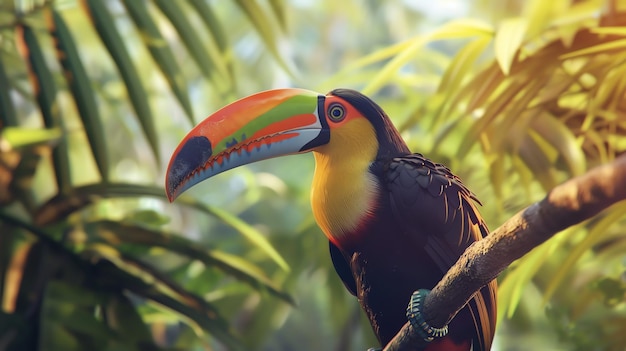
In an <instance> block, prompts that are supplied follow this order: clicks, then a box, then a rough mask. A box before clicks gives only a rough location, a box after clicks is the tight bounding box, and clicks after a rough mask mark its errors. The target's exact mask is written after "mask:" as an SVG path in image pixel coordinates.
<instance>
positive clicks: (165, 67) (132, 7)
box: [123, 0, 195, 125]
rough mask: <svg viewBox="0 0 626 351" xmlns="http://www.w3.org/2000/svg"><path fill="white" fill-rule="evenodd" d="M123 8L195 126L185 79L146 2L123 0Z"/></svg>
mask: <svg viewBox="0 0 626 351" xmlns="http://www.w3.org/2000/svg"><path fill="white" fill-rule="evenodd" d="M123 3H124V6H126V9H127V10H128V13H129V14H130V16H131V18H132V19H133V21H134V22H135V25H136V26H137V29H138V30H139V33H140V34H141V38H142V40H143V41H144V43H145V44H146V47H147V48H148V51H149V52H150V55H152V58H153V59H154V61H155V62H156V63H157V65H158V66H159V69H160V70H161V72H162V73H163V76H164V77H165V80H167V83H168V84H169V86H170V89H172V92H174V95H176V98H177V99H178V102H180V105H181V106H182V107H183V110H184V111H185V113H186V114H187V117H188V118H189V121H190V122H191V124H192V125H193V124H195V122H194V120H193V108H192V107H191V102H190V101H189V94H188V92H187V85H186V82H185V77H184V76H183V73H182V72H181V70H180V69H179V64H178V63H177V62H176V59H175V58H174V53H173V52H172V50H171V49H170V47H169V46H168V43H167V41H166V40H165V38H163V35H161V32H160V31H159V28H158V27H157V25H156V24H155V23H154V20H153V19H152V17H151V16H150V14H149V13H148V9H147V7H146V2H144V1H137V0H124V1H123Z"/></svg>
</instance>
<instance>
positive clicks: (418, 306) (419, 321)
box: [406, 289, 448, 342]
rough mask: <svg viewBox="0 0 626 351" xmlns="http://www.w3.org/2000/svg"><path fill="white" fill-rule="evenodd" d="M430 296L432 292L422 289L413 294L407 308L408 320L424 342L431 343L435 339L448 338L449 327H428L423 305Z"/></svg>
mask: <svg viewBox="0 0 626 351" xmlns="http://www.w3.org/2000/svg"><path fill="white" fill-rule="evenodd" d="M428 294H430V290H427V289H420V290H417V291H414V292H413V295H411V300H410V301H409V306H408V307H407V308H406V318H407V319H408V320H409V322H410V323H411V326H412V327H413V329H415V331H416V332H417V333H418V334H419V336H420V337H422V339H424V341H427V342H431V341H433V339H434V338H442V337H444V336H446V335H447V334H448V326H447V325H445V326H443V328H434V327H431V326H430V325H428V323H426V320H424V315H423V314H422V305H423V304H424V299H425V298H426V296H427V295H428Z"/></svg>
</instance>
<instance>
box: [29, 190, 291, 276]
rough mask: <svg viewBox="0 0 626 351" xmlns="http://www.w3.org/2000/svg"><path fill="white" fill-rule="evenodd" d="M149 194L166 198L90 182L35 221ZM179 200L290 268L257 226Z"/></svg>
mask: <svg viewBox="0 0 626 351" xmlns="http://www.w3.org/2000/svg"><path fill="white" fill-rule="evenodd" d="M138 196H150V197H157V198H159V199H162V200H164V201H167V197H166V196H165V192H164V191H163V188H160V187H154V186H143V185H136V184H124V183H114V184H111V183H107V184H91V185H85V186H81V187H76V188H75V189H74V192H73V193H72V194H69V195H59V196H55V197H53V198H51V199H50V200H48V202H46V203H45V204H44V205H42V206H41V207H40V210H39V212H38V213H37V215H36V216H35V222H36V223H51V222H52V221H54V220H58V219H60V218H65V216H67V215H69V214H70V213H73V212H75V211H77V210H79V209H82V208H84V207H85V206H87V205H89V204H91V203H92V202H93V201H94V200H95V199H97V198H98V197H105V198H114V197H138ZM177 201H178V203H180V204H183V205H186V206H190V207H193V208H195V209H197V210H199V211H202V212H204V213H207V214H210V215H212V216H214V217H215V218H217V219H219V220H221V221H222V222H224V223H226V224H227V225H229V226H231V227H232V228H234V229H235V230H237V231H238V232H239V233H240V234H242V235H243V236H244V237H246V239H248V240H249V241H250V242H252V243H253V244H254V245H255V246H257V247H259V248H260V249H261V250H262V251H263V252H265V254H267V255H268V256H269V257H270V258H271V259H272V260H274V262H276V264H278V265H279V266H280V267H281V268H282V269H283V270H285V271H288V270H289V265H288V264H287V262H286V261H285V259H284V258H283V257H282V256H281V255H280V254H279V253H278V252H277V251H276V249H275V248H274V247H273V246H272V244H271V243H270V242H269V241H268V240H267V238H266V237H265V236H264V235H263V234H262V233H261V232H259V231H258V230H257V229H255V228H254V227H252V226H250V225H249V224H247V223H246V222H244V221H242V220H241V219H239V218H237V217H236V216H233V215H231V214H229V213H227V212H225V211H222V210H219V209H217V208H215V207H212V206H208V205H205V204H203V203H201V202H199V201H197V200H194V199H193V198H191V197H188V196H181V197H180V198H178V199H177Z"/></svg>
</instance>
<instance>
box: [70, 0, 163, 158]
mask: <svg viewBox="0 0 626 351" xmlns="http://www.w3.org/2000/svg"><path fill="white" fill-rule="evenodd" d="M82 3H83V4H84V6H85V8H86V9H87V11H88V13H89V15H90V16H89V17H90V18H91V21H92V22H93V25H94V27H95V28H96V31H97V32H98V35H99V36H100V38H101V39H102V42H103V43H104V46H106V48H107V50H108V52H109V54H110V55H111V57H112V58H113V61H114V62H115V65H116V66H117V68H118V70H119V72H120V75H121V77H122V80H123V81H124V83H125V84H126V90H127V91H128V96H129V98H130V101H131V103H132V106H133V108H134V109H135V113H136V114H137V118H138V119H139V123H140V125H141V128H142V130H143V133H144V135H145V137H146V139H147V140H148V144H149V145H150V147H151V149H152V152H153V153H154V157H155V160H156V162H157V164H159V163H160V160H161V158H160V156H159V139H158V137H157V133H156V128H155V126H154V120H153V115H152V111H151V109H150V104H149V103H148V96H147V95H146V91H145V90H144V88H143V85H142V83H141V79H140V78H139V73H138V72H137V70H136V69H135V67H134V65H133V62H132V60H131V58H130V55H129V53H128V50H127V49H126V46H125V45H124V42H123V40H122V37H121V33H120V32H119V31H118V29H117V27H116V26H115V20H114V19H113V16H112V15H111V13H110V12H109V9H108V8H107V6H106V4H105V2H103V1H100V0H82Z"/></svg>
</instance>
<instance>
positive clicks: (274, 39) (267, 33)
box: [236, 0, 294, 75]
mask: <svg viewBox="0 0 626 351" xmlns="http://www.w3.org/2000/svg"><path fill="white" fill-rule="evenodd" d="M236 2H237V5H238V6H239V8H240V9H241V10H242V11H243V12H244V13H245V14H246V16H247V17H248V19H249V20H250V22H251V23H252V25H253V26H254V28H256V30H257V32H258V33H259V36H261V40H263V42H264V43H265V45H266V46H267V48H268V49H269V51H270V53H271V54H272V55H273V56H274V59H276V61H278V64H279V65H280V66H281V67H282V68H283V69H284V70H285V71H286V72H287V73H289V74H291V75H293V70H294V68H293V67H292V64H291V62H289V61H288V60H287V59H286V58H285V57H284V56H285V55H284V54H283V53H282V52H281V51H280V50H279V46H278V42H279V39H280V38H281V35H280V32H279V31H277V30H276V28H275V26H274V19H271V18H270V16H269V15H268V14H267V12H266V11H265V10H264V9H263V7H262V6H260V5H259V3H258V2H257V1H256V0H253V1H250V0H236Z"/></svg>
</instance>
